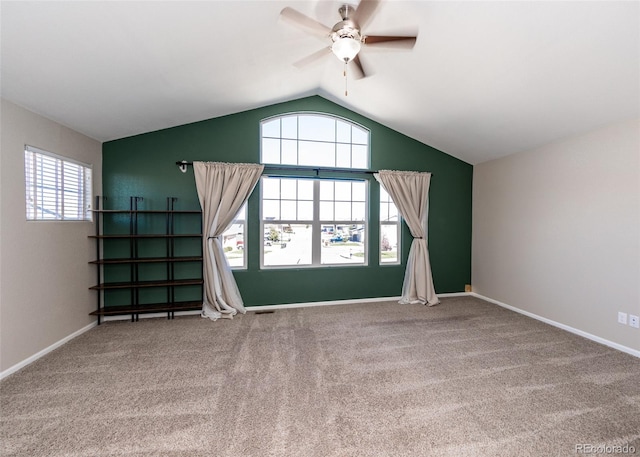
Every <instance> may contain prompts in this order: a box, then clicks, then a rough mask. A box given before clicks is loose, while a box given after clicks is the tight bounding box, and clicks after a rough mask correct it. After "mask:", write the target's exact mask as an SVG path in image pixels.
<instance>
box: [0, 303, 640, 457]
mask: <svg viewBox="0 0 640 457" xmlns="http://www.w3.org/2000/svg"><path fill="white" fill-rule="evenodd" d="M0 393H1V407H2V411H1V414H2V422H1V427H2V429H1V433H0V439H1V440H2V455H3V456H47V457H54V456H106V455H131V456H216V457H217V456H220V457H222V456H234V457H235V456H238V457H240V456H243V457H244V456H296V457H306V456H310V457H316V456H317V457H325V456H389V457H400V456H452V457H457V456H571V455H578V454H580V452H576V445H591V446H594V448H592V450H593V449H597V448H596V446H608V447H607V448H603V447H601V448H600V449H601V450H603V451H604V450H607V449H608V450H609V451H616V450H624V449H625V448H624V447H625V446H626V449H629V447H632V448H635V453H636V454H640V360H639V359H637V358H634V357H632V356H630V355H628V354H624V353H621V352H618V351H616V350H613V349H610V348H607V347H605V346H601V345H599V344H596V343H594V342H591V341H588V340H585V339H583V338H581V337H578V336H575V335H572V334H569V333H566V332H564V331H561V330H559V329H556V328H553V327H551V326H548V325H546V324H543V323H540V322H537V321H535V320H532V319H529V318H527V317H524V316H521V315H518V314H516V313H513V312H510V311H508V310H505V309H502V308H499V307H497V306H495V305H493V304H489V303H486V302H484V301H481V300H479V299H476V298H471V297H459V298H448V299H443V300H442V304H441V305H439V306H436V307H432V308H429V307H425V306H419V305H398V304H396V303H393V302H388V303H374V304H362V305H345V306H325V307H318V308H302V309H288V310H278V311H276V312H274V313H273V314H255V313H249V314H247V315H245V316H241V317H239V318H237V319H234V320H233V321H219V322H211V321H208V320H204V319H201V318H199V317H195V316H189V317H182V318H176V319H175V320H173V321H167V320H164V319H144V320H141V321H140V322H138V323H131V322H126V321H125V322H109V323H106V324H104V325H101V326H99V327H96V328H95V329H92V330H91V331H89V332H87V333H85V334H83V335H81V336H79V337H78V338H76V339H74V340H73V341H71V342H70V343H68V344H66V345H65V346H63V347H61V348H59V349H58V350H56V351H54V352H53V353H51V354H49V355H47V356H45V357H43V358H41V359H40V360H38V361H36V362H35V363H33V364H31V365H30V366H28V367H26V368H25V369H23V370H21V371H20V372H18V373H15V374H14V375H11V376H9V377H8V378H6V379H5V380H3V381H2V383H1V384H0ZM616 446H618V447H619V448H617V447H616ZM582 449H587V448H585V447H583V448H582ZM583 454H584V453H583ZM601 454H602V453H601ZM620 454H621V453H618V454H616V453H613V454H611V453H610V454H609V455H620Z"/></svg>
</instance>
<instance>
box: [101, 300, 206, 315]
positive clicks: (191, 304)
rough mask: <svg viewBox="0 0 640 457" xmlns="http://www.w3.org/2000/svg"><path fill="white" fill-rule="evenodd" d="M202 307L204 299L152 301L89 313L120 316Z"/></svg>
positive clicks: (108, 307)
mask: <svg viewBox="0 0 640 457" xmlns="http://www.w3.org/2000/svg"><path fill="white" fill-rule="evenodd" d="M199 309H202V301H186V302H175V303H150V304H145V305H137V306H106V307H104V308H100V309H99V310H96V311H93V312H91V313H89V315H90V316H119V315H123V314H140V313H161V312H174V311H194V310H199Z"/></svg>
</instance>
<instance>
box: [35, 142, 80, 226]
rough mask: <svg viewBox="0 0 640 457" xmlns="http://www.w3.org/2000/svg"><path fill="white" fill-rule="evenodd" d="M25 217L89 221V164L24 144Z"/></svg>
mask: <svg viewBox="0 0 640 457" xmlns="http://www.w3.org/2000/svg"><path fill="white" fill-rule="evenodd" d="M24 176H25V190H26V212H27V220H73V221H82V220H85V221H90V220H91V198H92V197H91V166H90V165H87V164H83V163H81V162H77V161H74V160H70V159H67V158H65V157H61V156H58V155H56V154H53V153H50V152H47V151H43V150H41V149H38V148H34V147H32V146H25V150H24Z"/></svg>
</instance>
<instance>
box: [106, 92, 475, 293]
mask: <svg viewBox="0 0 640 457" xmlns="http://www.w3.org/2000/svg"><path fill="white" fill-rule="evenodd" d="M299 111H313V112H321V113H328V114H333V115H337V116H341V117H344V118H346V119H349V120H352V121H354V122H356V123H358V124H361V125H363V126H364V127H366V128H368V129H370V131H371V169H373V170H382V169H391V170H412V171H429V172H431V173H433V175H434V176H433V178H432V180H431V188H430V195H429V253H430V258H431V267H432V270H433V280H434V284H435V288H436V292H437V293H450V292H462V291H464V286H465V284H470V283H471V197H472V179H473V167H472V166H471V165H470V164H468V163H465V162H463V161H460V160H458V159H456V158H454V157H452V156H450V155H448V154H445V153H444V152H442V151H439V150H437V149H434V148H432V147H430V146H428V145H425V144H423V143H420V142H419V141H416V140H414V139H412V138H409V137H407V136H405V135H402V134H401V133H399V132H397V131H394V130H392V129H390V128H387V127H385V126H383V125H381V124H379V123H377V122H374V121H372V120H370V119H368V118H366V117H363V116H361V115H359V114H356V113H354V112H352V111H350V110H348V109H346V108H343V107H341V106H339V105H337V104H335V103H333V102H330V101H328V100H326V99H324V98H322V97H320V96H313V97H308V98H303V99H299V100H294V101H290V102H286V103H280V104H275V105H270V106H266V107H263V108H258V109H254V110H250V111H245V112H241V113H237V114H232V115H228V116H223V117H219V118H214V119H209V120H205V121H201V122H196V123H192V124H187V125H182V126H179V127H173V128H169V129H165V130H160V131H156V132H151V133H146V134H142V135H137V136H133V137H129V138H123V139H119V140H114V141H109V142H106V143H104V144H103V164H102V170H103V179H102V181H103V192H104V195H105V196H107V200H105V203H104V205H105V208H111V209H118V208H128V206H129V197H130V196H132V195H135V196H142V197H144V200H143V201H142V202H141V203H140V208H142V209H165V208H166V198H167V197H177V198H178V200H177V202H176V206H175V208H176V209H183V210H192V209H199V208H200V206H199V203H198V197H197V193H196V187H195V182H194V177H193V171H192V168H191V167H190V168H189V171H188V172H187V173H181V172H180V171H179V170H178V167H177V166H176V165H175V162H177V161H180V160H187V161H194V160H202V161H219V162H253V163H258V162H259V161H260V121H261V120H262V119H264V118H267V117H270V116H275V115H280V114H285V113H291V112H299ZM367 178H368V179H369V181H370V186H369V188H370V199H369V201H370V207H369V216H370V221H373V222H374V223H370V225H369V236H368V242H369V265H368V266H344V267H343V266H340V267H329V268H326V267H325V268H293V269H291V268H287V269H277V270H274V269H269V270H261V269H260V251H259V250H260V248H261V245H262V234H261V233H260V220H259V214H260V202H259V197H258V196H259V189H258V187H256V190H255V191H254V193H253V194H252V196H251V198H250V199H249V205H248V212H249V214H248V222H247V229H246V230H247V234H246V236H247V248H248V249H247V256H248V268H247V269H246V270H234V276H235V278H236V281H237V283H238V287H239V289H240V292H241V294H242V297H243V300H244V302H245V305H246V306H255V305H267V304H286V303H303V302H315V301H328V300H344V299H355V298H374V297H393V296H399V295H400V293H401V290H402V282H403V278H404V270H405V266H406V260H407V256H408V252H409V247H410V240H411V236H410V234H409V231H408V228H407V227H406V224H404V223H403V232H402V241H401V244H402V263H401V265H379V264H378V263H379V259H378V255H379V254H378V246H377V243H378V239H379V228H378V224H377V223H375V221H377V220H378V212H379V204H378V201H379V186H378V183H377V182H376V181H375V179H373V178H372V177H371V175H368V176H367ZM120 222H121V223H122V225H123V227H122V228H124V224H125V223H126V221H120ZM183 223H185V224H188V222H186V221H185V222H183ZM143 229H144V228H143ZM107 230H116V231H117V230H120V229H119V228H118V224H117V221H111V222H108V224H107ZM121 231H122V230H121ZM115 249H117V248H116V247H109V245H105V256H106V257H107V256H112V257H113V256H116V255H117V253H116V252H115ZM159 249H160V248H159ZM190 249H191V248H190ZM110 250H111V251H110ZM159 255H164V254H163V253H160V254H159ZM198 266H199V265H198ZM184 268H186V270H185V275H187V274H193V271H192V270H193V268H194V267H193V265H191V266H190V267H188V266H185V267H184ZM189 269H190V270H191V271H189ZM123 274H124V273H123ZM110 275H111V276H110ZM117 276H118V273H116V272H109V271H108V270H106V271H105V277H106V279H107V280H117ZM113 278H115V279H113ZM191 293H192V294H193V293H194V292H193V291H191ZM106 304H107V305H109V304H110V303H109V299H107V301H106Z"/></svg>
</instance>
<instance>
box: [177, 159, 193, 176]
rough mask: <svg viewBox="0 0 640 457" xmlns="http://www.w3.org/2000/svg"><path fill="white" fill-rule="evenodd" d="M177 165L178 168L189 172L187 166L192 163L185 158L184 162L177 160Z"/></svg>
mask: <svg viewBox="0 0 640 457" xmlns="http://www.w3.org/2000/svg"><path fill="white" fill-rule="evenodd" d="M176 165H178V168H179V169H180V171H181V172H183V173H186V172H187V167H188V166H189V165H190V164H189V162H187V161H186V160H183V161H182V162H176Z"/></svg>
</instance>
